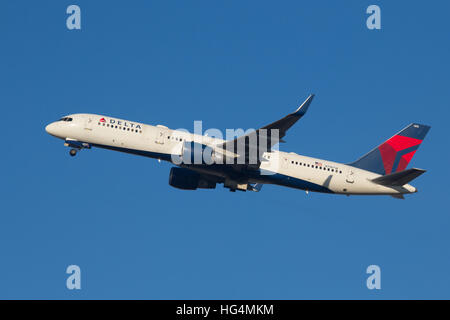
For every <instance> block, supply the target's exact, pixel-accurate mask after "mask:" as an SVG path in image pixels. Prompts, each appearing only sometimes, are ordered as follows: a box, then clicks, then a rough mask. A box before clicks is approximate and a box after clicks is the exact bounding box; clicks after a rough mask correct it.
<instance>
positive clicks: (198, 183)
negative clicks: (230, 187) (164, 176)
mask: <svg viewBox="0 0 450 320" xmlns="http://www.w3.org/2000/svg"><path fill="white" fill-rule="evenodd" d="M169 184H170V185H171V186H172V187H175V188H178V189H182V190H195V189H197V188H200V189H215V188H216V182H214V181H210V180H207V179H205V178H203V177H202V176H201V175H200V174H198V173H197V172H195V171H192V170H189V169H186V168H177V167H173V168H171V169H170V174H169Z"/></svg>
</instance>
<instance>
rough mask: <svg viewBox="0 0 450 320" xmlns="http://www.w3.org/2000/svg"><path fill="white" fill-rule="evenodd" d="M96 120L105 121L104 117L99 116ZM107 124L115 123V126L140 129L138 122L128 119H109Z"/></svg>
mask: <svg viewBox="0 0 450 320" xmlns="http://www.w3.org/2000/svg"><path fill="white" fill-rule="evenodd" d="M98 122H101V123H106V122H107V121H106V119H105V118H101V119H100V120H98ZM109 124H111V125H116V126H123V127H125V128H132V129H139V130H141V129H142V127H141V125H140V124H136V123H133V122H129V121H123V120H115V119H109Z"/></svg>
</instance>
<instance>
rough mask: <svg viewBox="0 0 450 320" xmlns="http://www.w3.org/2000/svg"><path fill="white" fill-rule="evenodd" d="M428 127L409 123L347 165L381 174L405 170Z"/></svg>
mask: <svg viewBox="0 0 450 320" xmlns="http://www.w3.org/2000/svg"><path fill="white" fill-rule="evenodd" d="M430 128H431V127H430V126H427V125H423V124H418V123H411V124H410V125H409V126H407V127H406V128H405V129H403V130H402V131H400V132H399V133H397V134H396V135H394V136H393V137H392V138H390V139H389V140H386V141H385V142H383V143H382V144H381V145H379V146H378V147H376V148H375V149H373V150H372V151H370V152H369V153H367V154H365V155H364V156H362V157H361V158H359V159H358V160H356V161H355V162H353V163H349V165H350V166H353V167H356V168H360V169H364V170H368V171H372V172H375V173H378V174H381V175H387V174H391V173H394V172H399V171H402V170H405V169H406V167H407V166H408V163H409V162H410V161H411V159H412V157H413V156H414V153H415V152H416V151H417V149H418V148H419V146H420V144H421V143H422V141H423V139H424V138H425V136H426V134H427V133H428V130H430Z"/></svg>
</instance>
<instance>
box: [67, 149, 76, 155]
mask: <svg viewBox="0 0 450 320" xmlns="http://www.w3.org/2000/svg"><path fill="white" fill-rule="evenodd" d="M69 154H70V156H71V157H75V156H76V155H77V149H70V151H69Z"/></svg>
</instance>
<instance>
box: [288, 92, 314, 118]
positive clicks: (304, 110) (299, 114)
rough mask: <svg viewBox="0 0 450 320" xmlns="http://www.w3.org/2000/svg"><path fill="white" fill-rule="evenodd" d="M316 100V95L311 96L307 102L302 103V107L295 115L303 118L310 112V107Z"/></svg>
mask: <svg viewBox="0 0 450 320" xmlns="http://www.w3.org/2000/svg"><path fill="white" fill-rule="evenodd" d="M313 98H314V94H310V95H309V97H308V98H306V100H305V102H303V103H302V105H301V106H300V107H298V109H297V110H295V112H294V113H293V114H294V115H296V116H303V115H304V114H305V113H306V111H308V108H309V105H310V104H311V101H312V100H313Z"/></svg>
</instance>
